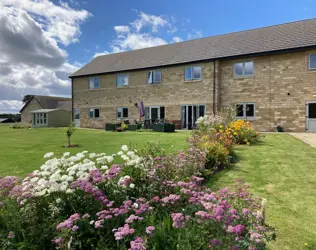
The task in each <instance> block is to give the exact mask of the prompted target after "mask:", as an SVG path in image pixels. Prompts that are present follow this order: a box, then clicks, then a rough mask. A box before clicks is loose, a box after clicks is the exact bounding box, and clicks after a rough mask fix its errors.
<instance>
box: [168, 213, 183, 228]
mask: <svg viewBox="0 0 316 250" xmlns="http://www.w3.org/2000/svg"><path fill="white" fill-rule="evenodd" d="M171 218H172V221H173V223H172V226H173V227H175V228H183V227H184V215H183V214H181V213H172V214H171Z"/></svg>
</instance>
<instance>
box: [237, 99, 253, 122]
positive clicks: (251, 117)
mask: <svg viewBox="0 0 316 250" xmlns="http://www.w3.org/2000/svg"><path fill="white" fill-rule="evenodd" d="M248 104H250V105H253V106H254V107H253V109H254V111H253V116H247V114H246V112H247V110H246V107H247V105H248ZM237 105H242V106H243V113H244V115H243V116H237V114H236V119H243V120H255V119H256V103H255V102H237V103H235V110H236V109H237Z"/></svg>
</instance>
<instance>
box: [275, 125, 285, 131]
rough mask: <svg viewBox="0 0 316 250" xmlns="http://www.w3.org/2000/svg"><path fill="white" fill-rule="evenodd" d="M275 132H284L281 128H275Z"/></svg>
mask: <svg viewBox="0 0 316 250" xmlns="http://www.w3.org/2000/svg"><path fill="white" fill-rule="evenodd" d="M276 130H277V132H284V129H283V127H281V126H277V127H276Z"/></svg>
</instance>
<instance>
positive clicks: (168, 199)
mask: <svg viewBox="0 0 316 250" xmlns="http://www.w3.org/2000/svg"><path fill="white" fill-rule="evenodd" d="M180 198H181V196H180V195H176V194H170V195H169V196H167V197H165V198H162V199H161V200H160V201H161V202H162V203H164V204H174V203H176V202H177V201H179V200H180Z"/></svg>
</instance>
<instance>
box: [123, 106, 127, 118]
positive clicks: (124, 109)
mask: <svg viewBox="0 0 316 250" xmlns="http://www.w3.org/2000/svg"><path fill="white" fill-rule="evenodd" d="M123 117H124V118H127V117H128V108H123Z"/></svg>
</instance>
